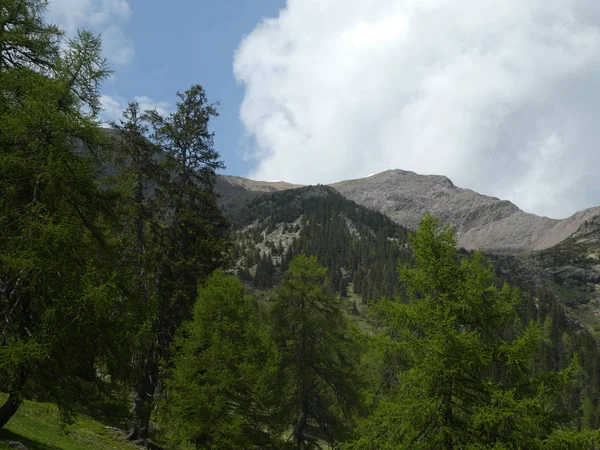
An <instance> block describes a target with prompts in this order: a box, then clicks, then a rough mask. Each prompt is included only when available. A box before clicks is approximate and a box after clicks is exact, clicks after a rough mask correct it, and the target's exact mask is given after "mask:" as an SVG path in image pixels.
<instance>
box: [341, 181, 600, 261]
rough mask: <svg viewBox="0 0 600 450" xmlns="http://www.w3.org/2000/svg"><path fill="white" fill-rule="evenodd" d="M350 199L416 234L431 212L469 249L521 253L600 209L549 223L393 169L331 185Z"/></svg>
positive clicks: (556, 238) (557, 237)
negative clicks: (421, 219) (422, 218)
mask: <svg viewBox="0 0 600 450" xmlns="http://www.w3.org/2000/svg"><path fill="white" fill-rule="evenodd" d="M331 186H332V187H334V188H335V189H336V190H338V191H339V192H340V193H341V194H342V195H343V196H345V197H346V198H348V199H350V200H353V201H355V202H356V203H358V204H360V205H363V206H366V207H368V208H372V209H375V210H377V211H381V212H383V213H384V214H386V215H387V216H389V217H390V218H392V219H393V220H394V221H396V222H397V223H399V224H401V225H403V226H405V227H407V228H409V229H414V228H415V227H416V226H417V224H418V222H419V220H420V218H421V217H422V216H423V215H425V213H427V212H429V213H431V214H432V215H434V216H436V217H438V218H440V219H441V220H443V221H445V222H449V223H450V224H451V225H452V226H453V227H454V229H455V231H456V234H457V238H458V242H459V245H460V246H462V247H465V248H466V249H478V248H480V249H483V250H487V251H496V252H498V251H508V252H513V253H516V252H522V251H527V250H542V249H545V248H549V247H552V246H554V245H556V244H558V243H559V242H561V241H563V240H565V239H567V238H568V237H569V236H571V235H572V234H573V233H575V232H576V231H577V230H578V229H579V227H580V226H581V225H582V224H583V223H585V222H586V221H588V220H591V219H593V218H594V217H597V216H600V207H596V208H590V209H587V210H584V211H580V212H578V213H576V214H574V215H573V216H571V217H569V218H567V219H563V220H557V219H549V218H547V217H540V216H536V215H535V214H529V213H526V212H524V211H521V210H520V209H519V208H518V207H517V206H516V205H514V204H513V203H511V202H509V201H506V200H500V199H498V198H496V197H489V196H486V195H481V194H478V193H477V192H474V191H472V190H470V189H463V188H460V187H457V186H455V185H454V184H453V183H452V181H450V180H449V179H448V178H446V177H444V176H440V175H418V174H416V173H414V172H408V171H404V170H389V171H386V172H382V173H379V174H376V175H372V176H370V177H367V178H362V179H358V180H349V181H342V182H339V183H334V184H332V185H331Z"/></svg>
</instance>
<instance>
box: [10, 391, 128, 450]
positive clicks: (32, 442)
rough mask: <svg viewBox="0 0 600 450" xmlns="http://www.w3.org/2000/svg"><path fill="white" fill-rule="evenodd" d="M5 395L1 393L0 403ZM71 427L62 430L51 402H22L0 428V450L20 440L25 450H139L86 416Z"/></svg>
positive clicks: (113, 430)
mask: <svg viewBox="0 0 600 450" xmlns="http://www.w3.org/2000/svg"><path fill="white" fill-rule="evenodd" d="M5 399H6V395H4V394H0V403H2V402H4V400H5ZM75 420H76V421H75V423H74V424H72V425H66V426H65V427H61V425H60V420H59V415H58V409H57V408H56V406H55V405H53V404H50V403H40V402H32V401H25V403H24V404H23V405H21V407H20V408H19V410H18V411H17V413H16V414H15V415H14V416H13V417H12V419H11V420H10V421H9V422H8V424H7V425H6V426H5V427H4V428H3V429H0V450H8V449H10V447H9V446H8V442H9V441H19V442H21V443H22V444H23V445H25V446H26V447H27V449H28V450H57V449H60V450H111V449H124V450H127V449H129V450H134V449H138V448H139V447H137V446H136V445H135V444H133V443H131V442H128V441H127V440H126V439H125V436H124V434H123V433H122V432H119V431H118V430H115V429H113V428H110V427H107V426H105V425H104V424H103V423H101V422H99V421H97V420H95V419H93V418H91V417H89V416H86V415H78V416H77V417H76V419H75Z"/></svg>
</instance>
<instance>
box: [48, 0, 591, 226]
mask: <svg viewBox="0 0 600 450" xmlns="http://www.w3.org/2000/svg"><path fill="white" fill-rule="evenodd" d="M48 17H49V19H50V20H52V21H53V22H55V23H57V24H58V25H59V26H61V27H63V28H64V29H65V30H66V31H67V32H68V33H70V34H73V33H75V32H76V30H77V29H79V28H85V29H89V30H91V31H94V32H96V33H102V35H103V42H104V51H105V55H106V57H107V58H108V60H109V62H110V64H111V66H112V68H113V69H114V71H115V73H114V75H113V77H112V78H111V79H110V80H109V81H108V82H106V83H105V85H104V87H103V92H102V94H103V96H102V101H103V105H104V111H103V113H102V117H103V118H104V119H105V120H108V119H115V118H118V116H119V114H120V111H121V110H122V109H123V108H124V106H125V105H126V104H127V102H129V101H133V100H136V101H138V102H139V103H140V105H141V106H142V108H156V109H157V110H158V111H159V112H161V113H164V114H168V113H169V112H170V111H172V109H173V105H174V102H175V92H177V91H183V90H185V89H187V88H188V87H189V86H190V85H192V84H194V83H200V84H202V86H203V87H204V88H205V90H206V92H207V95H208V98H209V100H211V101H218V102H219V103H220V106H219V112H220V116H219V117H218V118H216V119H215V120H214V123H213V124H212V129H213V131H214V132H215V147H216V149H217V150H218V151H219V152H220V153H221V155H222V157H223V159H224V161H225V164H226V166H227V169H226V171H225V173H229V174H233V175H240V176H247V177H250V178H253V179H261V180H269V181H274V180H285V181H289V182H294V183H302V184H316V183H329V182H335V181H340V180H344V179H351V178H360V177H364V176H367V175H369V174H372V173H377V172H381V171H383V170H388V169H396V168H397V169H404V170H412V171H415V172H417V173H422V174H442V175H446V176H448V177H449V178H451V179H452V180H453V182H454V183H455V184H456V185H458V186H461V187H465V188H470V189H473V190H475V191H477V192H480V193H483V194H487V195H492V196H495V197H499V198H501V199H507V200H511V201H513V202H514V203H516V204H517V205H518V206H519V207H521V208H522V209H524V210H525V211H528V212H533V213H536V214H540V215H545V216H549V217H553V218H563V217H567V216H569V215H571V214H573V213H575V212H576V211H578V210H581V209H584V208H588V207H592V206H598V205H600V176H599V174H600V2H598V1H597V0H503V1H501V2H499V1H497V0H287V1H285V0H251V1H250V0H206V1H201V2H199V1H194V0H173V1H171V2H168V3H167V2H158V1H149V0H50V10H49V12H48Z"/></svg>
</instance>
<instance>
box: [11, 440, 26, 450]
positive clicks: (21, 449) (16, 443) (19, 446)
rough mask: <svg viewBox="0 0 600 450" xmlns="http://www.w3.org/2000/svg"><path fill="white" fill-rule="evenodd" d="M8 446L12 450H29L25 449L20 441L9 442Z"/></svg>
mask: <svg viewBox="0 0 600 450" xmlns="http://www.w3.org/2000/svg"><path fill="white" fill-rule="evenodd" d="M8 446H9V447H10V448H14V449H17V450H27V447H25V446H24V445H23V444H22V443H21V442H19V441H9V442H8Z"/></svg>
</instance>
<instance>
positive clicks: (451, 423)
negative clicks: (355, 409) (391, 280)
mask: <svg viewBox="0 0 600 450" xmlns="http://www.w3.org/2000/svg"><path fill="white" fill-rule="evenodd" d="M411 243H412V249H413V252H414V256H415V259H416V267H414V268H410V267H407V266H402V267H401V269H400V274H401V279H402V281H403V283H404V284H405V287H406V290H407V293H408V302H406V303H405V302H402V301H398V300H396V301H383V302H381V303H380V304H379V305H378V307H377V309H378V311H379V313H380V315H381V319H382V322H383V324H384V325H385V327H386V333H385V335H383V337H382V339H380V340H378V345H377V346H376V348H377V349H378V352H379V354H380V361H381V362H380V364H381V370H380V373H381V381H380V383H381V386H382V389H381V390H379V392H378V393H377V394H376V402H375V405H376V406H375V408H374V410H373V411H372V414H371V415H370V416H369V417H368V418H367V419H365V421H364V423H363V424H362V427H361V430H360V433H359V435H360V436H361V437H359V438H358V439H357V440H356V441H355V442H354V443H353V444H351V445H348V448H356V449H359V448H360V449H365V448H372V449H392V448H393V449H403V448H406V449H431V448H443V449H453V448H515V449H516V448H543V447H542V446H543V445H544V442H546V441H547V439H549V438H550V437H551V435H552V432H553V431H554V430H556V429H557V428H558V427H559V426H565V425H568V423H569V420H570V417H569V415H568V414H563V413H565V411H564V410H563V409H561V408H560V407H558V404H557V400H558V399H560V398H561V397H562V396H564V395H565V394H566V393H567V390H566V389H567V388H568V386H569V383H570V381H571V379H572V376H573V374H574V371H575V366H574V365H571V366H570V367H568V368H567V369H565V370H564V371H561V372H552V371H546V372H543V373H541V374H539V375H535V374H534V373H533V372H532V370H531V369H532V361H533V359H534V356H535V354H536V352H537V351H538V349H539V346H540V341H541V337H542V335H541V329H540V327H539V326H538V325H537V324H535V323H533V322H530V323H529V325H527V326H526V327H525V328H524V329H523V331H521V332H519V333H517V335H516V337H514V338H510V336H511V335H513V334H515V330H518V329H519V325H518V321H517V315H516V307H517V305H518V304H519V301H520V299H519V293H518V291H516V290H515V289H512V288H510V287H509V286H508V285H504V286H503V287H501V288H498V287H496V285H495V280H494V277H493V271H492V269H491V267H490V265H489V263H488V262H487V261H486V260H485V258H484V257H483V256H482V255H481V253H477V252H475V253H474V254H472V255H469V256H466V257H463V258H460V259H459V258H457V255H456V242H455V239H454V233H453V231H452V230H451V229H450V228H449V227H448V226H446V227H444V228H442V229H440V228H439V223H438V221H437V220H436V219H434V218H432V217H430V216H427V217H426V218H424V219H423V220H422V222H421V225H420V227H419V229H418V230H417V232H416V234H414V235H413V236H412V238H411ZM552 439H554V437H552ZM547 442H550V441H547Z"/></svg>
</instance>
